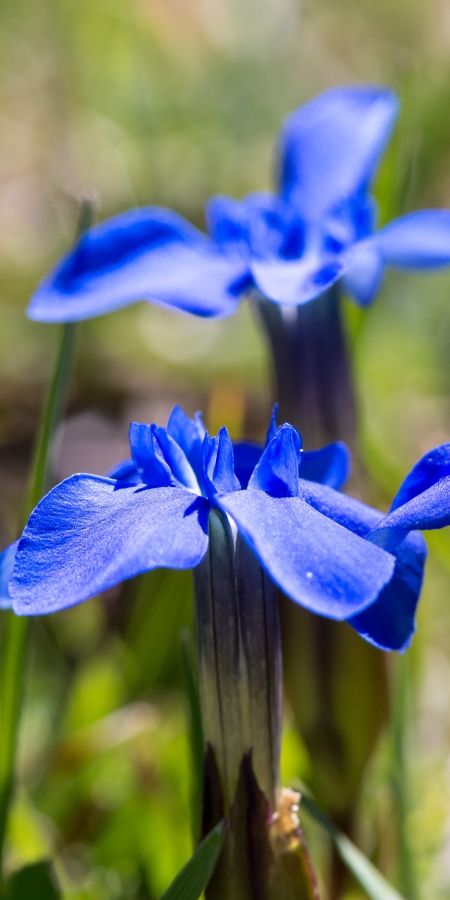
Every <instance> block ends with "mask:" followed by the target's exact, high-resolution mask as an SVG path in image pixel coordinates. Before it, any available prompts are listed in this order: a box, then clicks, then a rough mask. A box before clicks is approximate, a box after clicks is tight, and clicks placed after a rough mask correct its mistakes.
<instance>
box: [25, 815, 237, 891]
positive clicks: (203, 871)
mask: <svg viewBox="0 0 450 900" xmlns="http://www.w3.org/2000/svg"><path fill="white" fill-rule="evenodd" d="M227 827H228V826H227V823H226V821H225V819H224V820H223V821H222V822H219V824H218V825H216V827H215V828H213V830H212V831H210V833H209V834H208V835H207V837H205V839H204V840H203V841H202V842H201V844H200V846H199V847H197V850H196V851H195V853H194V855H193V856H192V857H191V859H190V860H189V862H188V863H186V865H185V867H184V869H182V870H181V872H179V873H178V875H177V876H176V878H175V879H174V880H173V881H172V884H171V885H170V887H169V888H167V891H164V894H163V895H162V897H161V898H160V900H198V898H199V897H200V896H201V895H202V893H203V891H204V890H205V888H206V885H207V884H208V881H209V879H210V878H211V875H212V873H213V872H214V868H215V865H216V863H217V860H218V859H219V856H220V851H221V850H222V847H223V842H224V839H225V834H226V831H227ZM27 900H28V898H27Z"/></svg>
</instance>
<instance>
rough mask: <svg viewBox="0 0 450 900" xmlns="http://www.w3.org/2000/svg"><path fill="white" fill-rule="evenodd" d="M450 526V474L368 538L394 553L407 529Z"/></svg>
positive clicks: (398, 509) (378, 527) (409, 501)
mask: <svg viewBox="0 0 450 900" xmlns="http://www.w3.org/2000/svg"><path fill="white" fill-rule="evenodd" d="M446 525H450V475H447V476H446V477H445V478H441V479H440V480H439V481H437V482H436V483H435V484H433V485H432V486H431V487H429V488H427V489H426V490H425V491H422V493H420V494H417V495H416V496H415V497H413V498H412V499H411V500H408V502H407V503H404V504H403V506H398V507H397V508H396V509H395V510H394V511H393V512H391V513H389V515H388V516H385V518H384V519H382V520H381V522H379V523H378V525H377V527H376V529H374V531H373V532H372V533H371V534H370V536H369V539H370V540H371V541H373V542H374V543H376V544H378V546H379V547H384V548H385V549H387V550H389V551H390V552H392V551H393V550H395V549H396V548H397V547H398V545H399V544H400V543H401V542H402V541H403V540H404V538H405V537H406V535H407V534H408V531H414V530H415V529H420V530H424V531H428V530H430V529H435V528H445V526H446Z"/></svg>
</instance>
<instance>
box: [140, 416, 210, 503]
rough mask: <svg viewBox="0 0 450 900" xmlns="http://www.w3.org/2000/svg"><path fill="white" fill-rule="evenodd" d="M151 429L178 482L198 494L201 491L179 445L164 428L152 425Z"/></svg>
mask: <svg viewBox="0 0 450 900" xmlns="http://www.w3.org/2000/svg"><path fill="white" fill-rule="evenodd" d="M152 431H153V434H154V435H155V437H156V440H157V441H158V444H159V446H160V448H161V451H162V454H163V456H164V459H165V461H166V462H167V464H168V465H169V466H170V470H171V472H172V474H173V475H174V477H175V478H176V480H177V481H178V484H181V485H182V486H183V487H186V488H188V490H190V491H194V493H195V494H200V493H201V491H200V488H199V484H198V481H197V479H196V477H195V474H194V470H193V468H192V466H191V464H190V462H189V461H188V459H187V458H186V455H185V453H184V451H183V450H182V449H181V447H180V446H179V445H178V444H177V442H176V441H174V439H173V438H172V437H171V436H170V434H169V433H168V432H167V429H166V428H161V427H160V426H158V425H152Z"/></svg>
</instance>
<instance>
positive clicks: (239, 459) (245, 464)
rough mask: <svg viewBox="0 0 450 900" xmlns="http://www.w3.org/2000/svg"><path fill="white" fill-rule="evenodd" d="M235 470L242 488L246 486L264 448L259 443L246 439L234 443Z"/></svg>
mask: <svg viewBox="0 0 450 900" xmlns="http://www.w3.org/2000/svg"><path fill="white" fill-rule="evenodd" d="M233 453H234V471H235V472H236V476H237V478H238V479H239V484H240V485H241V487H242V488H246V487H247V485H248V483H249V481H250V476H251V474H252V472H253V469H254V468H255V466H256V464H257V463H258V462H259V460H260V459H261V456H262V454H263V448H262V447H260V446H259V444H250V443H245V442H244V441H242V443H241V442H239V443H237V444H233Z"/></svg>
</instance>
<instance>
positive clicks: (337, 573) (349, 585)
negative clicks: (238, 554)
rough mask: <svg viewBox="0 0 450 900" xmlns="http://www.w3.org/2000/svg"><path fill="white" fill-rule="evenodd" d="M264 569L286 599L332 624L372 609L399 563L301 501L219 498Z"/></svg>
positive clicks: (242, 494) (257, 494)
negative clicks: (369, 607) (337, 620)
mask: <svg viewBox="0 0 450 900" xmlns="http://www.w3.org/2000/svg"><path fill="white" fill-rule="evenodd" d="M216 503H217V505H218V506H220V508H221V509H223V510H224V512H226V513H228V514H229V515H231V516H232V517H233V519H234V520H235V522H236V523H237V526H238V529H239V531H240V532H241V533H242V535H243V537H244V538H245V540H246V542H247V543H248V545H249V546H250V548H251V549H252V550H253V552H254V553H255V555H256V557H257V558H258V560H259V562H260V563H261V565H262V567H263V568H264V569H265V570H266V571H267V572H268V574H269V575H270V577H271V578H272V579H273V581H274V582H275V584H277V585H278V587H280V588H281V589H282V590H283V591H284V592H285V594H287V595H288V597H291V599H292V600H295V601H296V602H297V603H300V604H301V605H302V606H305V607H306V608H307V609H310V610H312V611H313V612H316V613H319V614H320V615H324V616H328V617H329V618H332V619H347V618H349V617H350V616H352V615H356V614H357V613H358V612H361V611H362V610H363V609H366V608H367V607H368V606H370V604H371V603H374V602H375V600H376V599H377V597H378V595H379V593H380V591H381V590H382V589H383V587H384V586H385V585H386V584H387V583H388V582H389V581H390V579H391V577H392V574H393V571H394V567H395V559H394V557H393V556H391V555H390V554H388V553H385V552H384V551H379V553H373V549H377V550H379V548H375V546H374V545H372V548H371V544H370V543H369V542H368V541H365V540H362V539H361V538H359V537H358V536H357V535H355V534H353V533H352V532H351V531H348V530H347V529H346V528H343V527H342V526H341V525H338V524H336V522H333V521H332V520H331V519H327V518H326V517H324V516H323V515H321V514H320V513H319V512H317V511H316V510H315V509H313V508H312V507H311V506H309V505H308V504H307V503H305V501H304V500H301V499H300V498H299V497H282V498H275V497H270V496H269V495H268V494H266V493H264V492H263V491H259V490H247V491H237V492H235V493H232V494H227V495H219V496H218V497H217V498H216Z"/></svg>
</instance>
